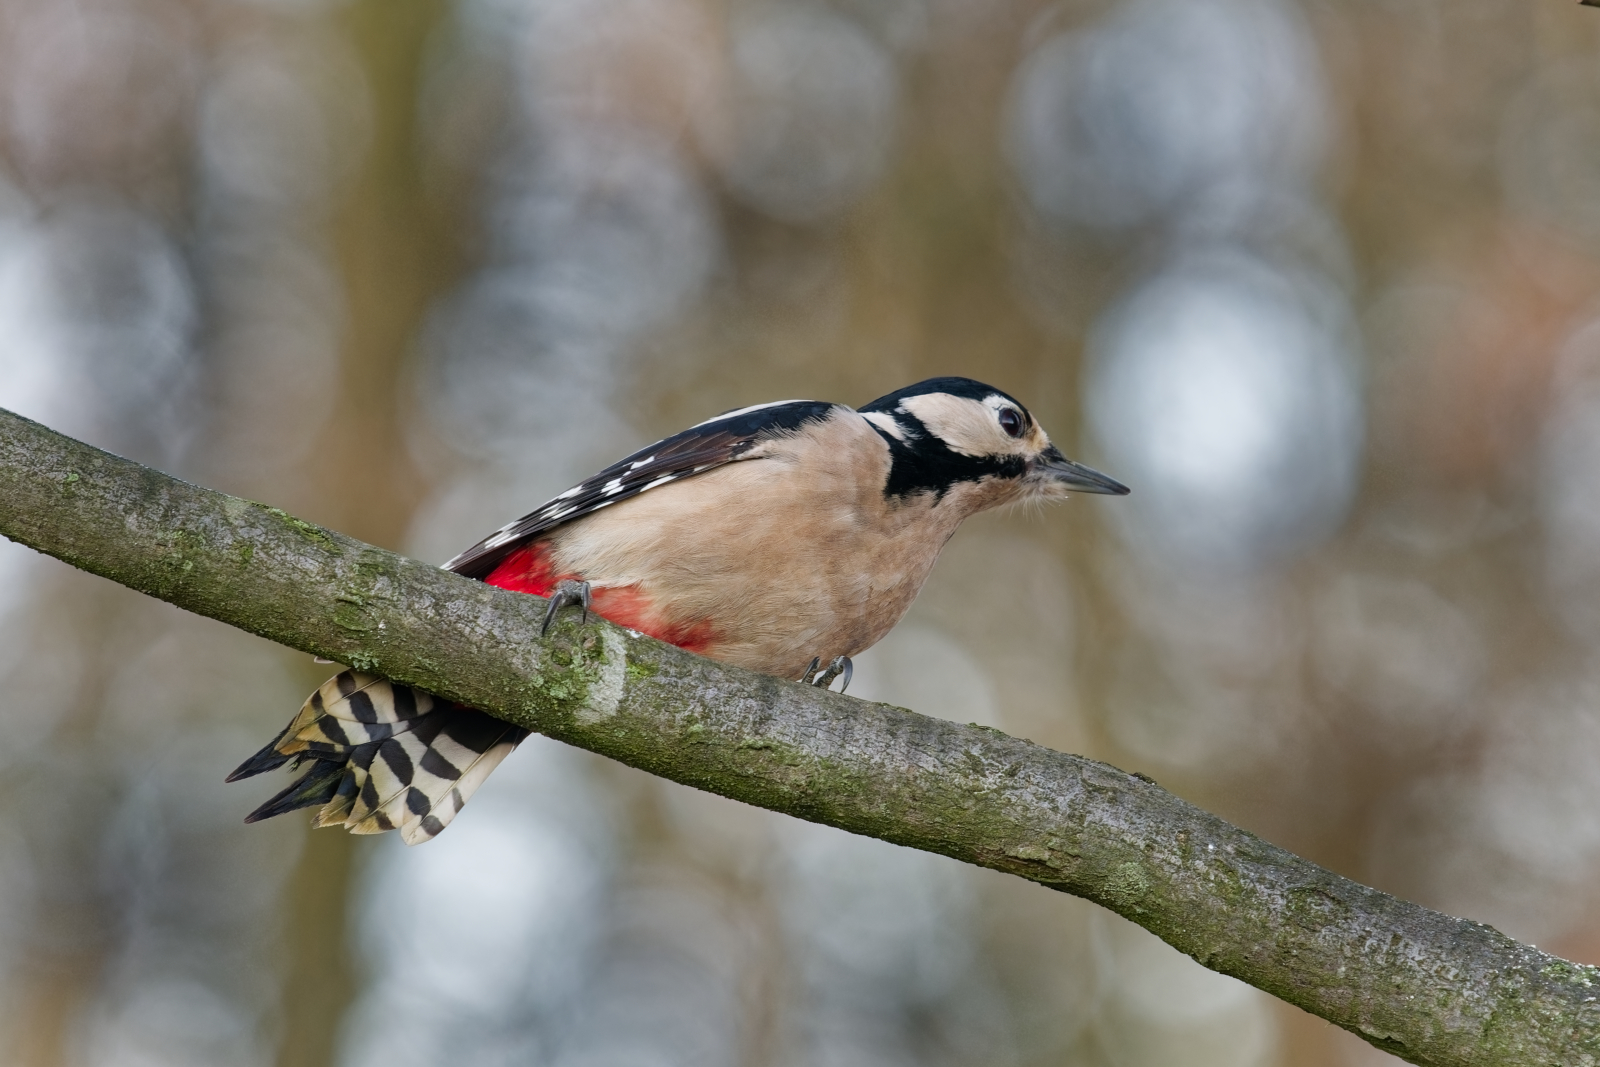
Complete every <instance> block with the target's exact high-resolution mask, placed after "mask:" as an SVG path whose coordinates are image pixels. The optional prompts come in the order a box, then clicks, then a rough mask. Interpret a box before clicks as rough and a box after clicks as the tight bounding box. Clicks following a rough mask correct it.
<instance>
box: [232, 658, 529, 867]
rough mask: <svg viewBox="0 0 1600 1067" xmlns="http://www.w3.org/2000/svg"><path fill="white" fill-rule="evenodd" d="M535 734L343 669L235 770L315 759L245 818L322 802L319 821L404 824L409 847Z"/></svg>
mask: <svg viewBox="0 0 1600 1067" xmlns="http://www.w3.org/2000/svg"><path fill="white" fill-rule="evenodd" d="M527 736H528V731H527V730H524V729H523V728H522V727H520V726H513V725H511V724H510V723H508V722H502V721H501V720H499V719H496V718H494V717H492V716H489V715H485V714H484V713H483V712H481V711H477V710H475V709H473V708H466V707H462V706H461V705H459V704H452V703H450V702H448V701H444V700H440V699H439V698H438V697H436V696H434V695H433V694H431V693H424V692H422V691H421V690H420V689H412V688H410V687H408V686H403V685H396V684H395V683H393V682H391V681H389V680H388V679H386V678H379V677H377V676H376V675H372V674H361V673H359V672H357V671H345V672H344V673H343V674H341V675H339V676H337V677H335V678H330V679H328V680H327V681H326V682H324V683H323V684H322V687H321V688H320V689H318V690H317V691H316V692H315V693H312V694H311V699H309V700H307V701H306V703H305V706H304V707H302V708H301V709H300V714H298V715H296V716H295V717H294V721H293V722H291V723H290V724H289V725H288V726H286V727H285V728H284V730H283V733H281V734H279V735H278V736H277V737H276V738H275V739H274V740H273V742H272V743H271V744H270V745H268V746H267V747H266V748H263V749H262V750H261V751H260V752H257V753H256V754H255V755H254V756H251V757H250V758H249V759H247V760H245V761H244V763H242V764H240V765H239V768H238V770H236V771H234V772H233V773H232V774H230V775H229V776H228V781H230V782H234V781H238V780H239V779H240V778H249V777H251V776H252V775H257V774H261V773H262V772H263V771H272V770H277V769H278V768H279V767H282V766H283V765H284V764H286V763H290V762H291V761H292V767H293V768H296V769H298V768H299V767H300V766H302V765H303V764H306V763H309V764H310V765H311V766H310V767H309V768H308V769H307V771H306V773H305V774H303V775H302V776H301V777H300V778H299V779H298V780H296V781H295V782H294V784H293V785H291V786H289V787H288V788H287V789H285V790H284V791H283V792H281V793H279V794H278V795H277V796H275V797H273V798H272V799H271V800H269V801H267V802H266V803H265V804H263V805H261V806H260V807H259V808H257V809H256V810H255V811H253V812H251V813H250V815H249V816H248V817H247V818H246V819H245V822H259V821H260V820H262V819H270V818H272V817H273V816H274V815H282V814H283V813H285V812H289V811H295V810H296V809H299V808H309V807H312V806H313V805H321V808H322V810H321V811H319V812H317V817H316V820H315V823H314V825H316V826H343V827H344V828H345V829H346V830H349V831H350V832H351V833H354V834H378V833H382V832H383V831H385V830H394V829H398V830H399V831H400V836H401V837H402V838H403V839H404V840H405V843H406V844H408V845H415V844H418V843H420V842H423V841H428V840H430V839H432V838H433V837H435V836H437V835H438V834H439V832H440V831H441V830H443V829H444V828H445V827H446V826H448V825H450V820H451V819H453V818H455V816H456V812H458V811H460V810H461V808H462V806H463V805H464V804H466V802H467V800H468V799H469V798H471V796H472V794H473V792H474V791H476V790H477V788H478V786H480V785H482V784H483V780H484V779H485V778H487V777H489V772H490V771H492V770H494V769H495V768H496V767H497V766H499V765H500V761H501V760H503V759H505V758H506V756H508V755H509V754H510V753H511V750H512V749H514V748H516V747H517V744H518V743H519V742H521V740H522V739H523V738H524V737H527Z"/></svg>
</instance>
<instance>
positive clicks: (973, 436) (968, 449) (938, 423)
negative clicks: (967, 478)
mask: <svg viewBox="0 0 1600 1067" xmlns="http://www.w3.org/2000/svg"><path fill="white" fill-rule="evenodd" d="M900 406H901V407H902V408H904V409H905V410H907V411H909V412H910V413H911V414H913V415H915V416H916V417H917V418H918V419H920V420H921V421H922V424H923V425H924V426H926V427H927V428H928V432H930V433H932V434H933V435H934V436H936V437H938V438H939V439H940V440H941V441H943V442H944V443H945V445H946V446H947V447H948V448H949V449H950V451H952V452H958V453H960V454H961V455H963V456H1003V455H1013V454H1017V455H1020V454H1021V453H1022V452H1023V451H1024V450H1025V448H1026V446H1025V445H1023V443H1022V442H1021V441H1018V440H1015V439H1013V438H1011V437H1010V436H1008V435H1007V434H1006V432H1005V431H1004V430H1002V429H1001V428H1000V423H999V422H998V421H997V420H996V418H995V413H996V411H997V410H998V407H994V406H990V405H989V404H986V403H984V402H982V401H979V400H968V399H967V398H966V397H962V396H951V395H950V394H949V393H927V394H925V395H923V396H908V397H906V398H905V399H904V400H902V401H901V402H900Z"/></svg>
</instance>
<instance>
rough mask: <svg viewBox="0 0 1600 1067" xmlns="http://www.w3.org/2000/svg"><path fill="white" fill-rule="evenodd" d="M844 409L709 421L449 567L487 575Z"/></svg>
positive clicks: (795, 404)
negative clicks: (613, 511) (642, 497)
mask: <svg viewBox="0 0 1600 1067" xmlns="http://www.w3.org/2000/svg"><path fill="white" fill-rule="evenodd" d="M841 407H842V406H841V405H837V404H828V403H824V402H822V401H819V400H780V401H777V402H775V403H771V404H757V405H755V406H754V407H748V408H739V409H738V410H736V411H729V412H725V413H724V414H721V415H718V416H717V417H716V418H714V419H707V420H706V421H705V422H702V423H700V424H699V425H696V426H691V427H690V428H689V429H687V430H684V431H683V432H682V433H678V434H674V435H672V436H671V437H668V438H666V439H665V440H663V441H657V442H656V443H655V444H653V445H651V446H650V447H649V448H641V449H640V450H639V451H637V452H635V453H634V454H633V455H631V456H629V457H628V458H626V459H624V460H620V461H618V462H616V463H613V464H612V465H611V466H609V467H607V468H606V469H605V470H603V471H601V472H600V473H598V474H596V475H594V476H592V477H590V478H587V479H585V480H584V481H582V482H580V483H578V484H577V485H575V486H573V487H572V488H571V489H568V490H567V491H566V492H564V493H562V494H561V495H560V496H557V497H556V498H555V499H553V500H550V501H548V502H546V503H544V504H542V505H540V506H539V507H538V508H536V509H535V510H533V511H531V512H529V513H528V514H527V515H524V516H523V517H522V518H520V519H518V520H517V521H516V522H513V523H510V524H508V525H506V526H504V527H502V528H501V529H499V530H497V531H495V532H494V533H493V534H490V535H489V536H488V537H486V538H484V539H483V540H482V541H479V542H478V543H477V544H476V545H473V546H472V547H471V548H469V549H467V550H466V551H465V552H463V553H461V554H460V555H459V556H457V557H455V558H454V559H452V560H451V561H450V562H448V563H446V564H445V565H444V569H445V570H448V571H455V572H456V573H457V574H462V575H465V576H467V577H468V578H477V579H480V580H481V579H483V578H487V577H488V576H489V575H490V574H491V573H492V572H493V571H494V569H495V567H497V566H499V564H500V561H501V560H503V559H505V557H506V556H509V555H510V554H511V553H512V552H515V551H516V550H517V549H518V548H521V547H522V546H523V545H525V544H527V543H529V542H530V541H534V540H537V539H538V538H539V537H540V536H542V535H544V534H546V533H548V532H550V531H551V530H553V529H554V528H556V527H557V526H560V525H561V524H562V523H566V522H571V521H572V520H574V519H577V518H581V517H582V516H584V515H588V514H590V513H592V512H595V511H599V510H600V509H601V508H604V507H610V506H611V505H612V504H616V503H620V502H621V501H624V500H627V499H628V498H629V497H635V496H638V495H639V494H640V493H643V492H647V491H649V490H651V489H654V488H656V487H657V486H659V485H666V484H667V483H668V482H674V481H678V480H679V479H682V478H689V477H693V476H694V475H696V474H704V473H705V472H706V471H708V470H711V469H712V468H714V467H720V466H722V465H723V464H725V463H734V462H737V461H739V460H742V459H757V458H759V457H760V456H761V454H762V449H761V448H760V447H759V446H760V445H761V444H762V443H763V442H764V441H767V440H770V439H772V438H774V437H779V436H783V435H786V434H791V433H794V432H795V431H797V430H799V429H800V427H802V426H803V425H805V424H806V423H808V422H817V421H821V420H822V419H825V418H827V417H828V416H829V415H830V414H831V413H832V412H833V411H834V410H835V409H838V408H841ZM842 410H844V411H850V410H851V409H850V408H842Z"/></svg>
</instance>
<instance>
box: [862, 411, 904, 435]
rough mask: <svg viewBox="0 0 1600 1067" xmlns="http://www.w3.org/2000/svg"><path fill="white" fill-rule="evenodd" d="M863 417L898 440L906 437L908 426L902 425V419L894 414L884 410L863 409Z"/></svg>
mask: <svg viewBox="0 0 1600 1067" xmlns="http://www.w3.org/2000/svg"><path fill="white" fill-rule="evenodd" d="M861 417H862V418H863V419H866V420H867V421H868V422H870V423H872V425H874V426H876V427H877V428H878V429H880V430H882V431H883V432H884V433H886V434H888V435H889V436H890V437H893V438H894V439H895V440H896V441H904V440H905V439H906V428H905V427H904V426H901V425H900V420H899V419H897V418H895V417H894V416H893V415H889V414H886V413H885V412H882V411H863V412H862V413H861Z"/></svg>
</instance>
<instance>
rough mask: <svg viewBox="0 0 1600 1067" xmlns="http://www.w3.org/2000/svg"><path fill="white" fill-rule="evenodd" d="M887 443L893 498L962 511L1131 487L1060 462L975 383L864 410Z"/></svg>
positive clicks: (941, 385)
mask: <svg viewBox="0 0 1600 1067" xmlns="http://www.w3.org/2000/svg"><path fill="white" fill-rule="evenodd" d="M858 410H859V411H860V413H861V416H862V417H863V418H865V419H866V420H867V421H868V422H869V423H871V424H872V426H873V428H874V429H875V430H877V431H878V433H879V435H880V436H882V437H883V439H884V440H885V441H886V442H887V443H888V446H889V452H890V457H891V467H890V474H889V483H888V485H887V486H886V488H885V492H886V493H887V494H888V495H890V496H891V497H907V496H910V495H912V494H918V493H933V494H934V495H935V496H936V497H937V498H939V499H940V500H943V499H945V498H946V497H949V498H951V499H952V500H954V501H960V502H961V506H962V507H963V508H964V510H968V511H979V510H982V509H984V508H989V507H994V506H997V505H1000V504H1009V503H1017V502H1023V501H1031V500H1056V499H1061V498H1063V497H1065V496H1066V495H1067V494H1068V493H1109V494H1113V495H1116V496H1123V495H1125V494H1127V492H1128V487H1127V486H1125V485H1123V484H1122V483H1121V482H1118V481H1116V480H1115V479H1113V478H1109V477H1107V476H1106V475H1104V474H1101V473H1100V472H1099V471H1097V470H1093V469H1091V468H1089V467H1086V466H1084V465H1083V464H1081V463H1075V462H1073V461H1072V460H1070V459H1068V458H1067V457H1066V456H1064V455H1062V454H1061V450H1060V449H1059V448H1057V447H1056V446H1055V445H1053V444H1051V443H1050V437H1049V435H1048V434H1046V433H1045V432H1044V429H1043V428H1042V427H1041V426H1040V425H1039V424H1038V422H1036V421H1035V420H1034V418H1033V416H1032V415H1030V414H1029V413H1028V409H1027V408H1025V407H1023V406H1022V405H1021V404H1020V403H1018V402H1017V400H1016V399H1015V398H1014V397H1012V396H1009V395H1008V394H1006V393H1003V392H1001V391H1000V390H999V389H996V388H994V387H993V386H990V385H984V384H983V383H982V382H975V381H973V380H972V379H970V378H929V379H928V380H927V381H923V382H918V383H917V384H915V385H908V386H906V387H905V388H904V389H899V390H896V391H895V392H893V393H890V394H889V395H888V396H883V397H879V398H878V399H877V400H874V401H873V402H872V403H870V404H867V405H865V406H863V407H861V408H860V409H858Z"/></svg>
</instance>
